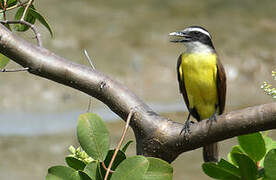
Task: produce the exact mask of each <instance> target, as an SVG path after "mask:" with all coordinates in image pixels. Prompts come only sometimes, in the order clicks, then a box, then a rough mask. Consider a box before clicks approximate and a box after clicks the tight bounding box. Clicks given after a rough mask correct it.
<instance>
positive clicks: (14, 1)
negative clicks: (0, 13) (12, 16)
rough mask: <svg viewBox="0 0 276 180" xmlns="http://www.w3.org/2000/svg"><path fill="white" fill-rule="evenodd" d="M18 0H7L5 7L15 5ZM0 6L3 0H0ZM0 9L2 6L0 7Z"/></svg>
mask: <svg viewBox="0 0 276 180" xmlns="http://www.w3.org/2000/svg"><path fill="white" fill-rule="evenodd" d="M17 1H18V0H7V4H6V8H8V7H11V6H14V5H16V3H17ZM1 4H2V6H4V0H1ZM0 8H1V6H0ZM1 9H2V8H1Z"/></svg>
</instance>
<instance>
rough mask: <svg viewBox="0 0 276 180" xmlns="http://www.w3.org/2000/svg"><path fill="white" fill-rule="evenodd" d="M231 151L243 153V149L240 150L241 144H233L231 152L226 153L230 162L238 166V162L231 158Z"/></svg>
mask: <svg viewBox="0 0 276 180" xmlns="http://www.w3.org/2000/svg"><path fill="white" fill-rule="evenodd" d="M233 153H244V152H243V150H242V148H241V146H239V145H235V146H233V147H232V150H231V152H230V153H228V155H227V158H228V160H229V161H230V162H231V163H232V164H234V165H236V166H238V164H237V162H236V161H235V159H233Z"/></svg>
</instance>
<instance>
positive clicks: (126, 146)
mask: <svg viewBox="0 0 276 180" xmlns="http://www.w3.org/2000/svg"><path fill="white" fill-rule="evenodd" d="M131 143H133V140H129V141H128V142H127V143H126V144H125V145H124V147H123V148H122V152H124V153H126V150H127V148H128V146H129V145H130V144H131Z"/></svg>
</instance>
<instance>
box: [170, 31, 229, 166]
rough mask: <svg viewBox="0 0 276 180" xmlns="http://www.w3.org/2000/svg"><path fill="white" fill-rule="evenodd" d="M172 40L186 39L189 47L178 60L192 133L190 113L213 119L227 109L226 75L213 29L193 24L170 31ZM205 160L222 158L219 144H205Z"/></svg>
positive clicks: (179, 74) (186, 126)
mask: <svg viewBox="0 0 276 180" xmlns="http://www.w3.org/2000/svg"><path fill="white" fill-rule="evenodd" d="M169 36H170V37H171V40H170V41H171V42H174V43H183V44H184V45H185V47H186V50H185V52H183V53H182V54H181V55H180V56H179V58H178V61H177V75H178V82H179V88H180V92H181V93H182V95H183V98H184V101H185V103H186V106H187V108H188V110H189V115H188V118H187V120H186V122H185V126H184V128H183V130H184V131H185V134H186V133H187V132H188V133H189V126H190V115H192V116H193V117H194V118H195V119H196V120H197V121H201V120H203V119H209V121H210V122H211V124H212V122H213V121H216V116H217V115H220V114H222V113H223V111H224V106H225V96H226V75H225V71H224V68H223V66H222V64H221V62H220V60H219V58H218V56H217V53H216V50H215V48H214V46H213V43H212V40H211V35H210V33H209V32H208V31H207V30H206V29H204V28H202V27H200V26H190V27H188V28H186V29H184V30H182V31H179V32H172V33H170V34H169ZM203 158H204V161H205V162H208V161H218V144H217V143H213V144H209V145H206V146H204V147H203Z"/></svg>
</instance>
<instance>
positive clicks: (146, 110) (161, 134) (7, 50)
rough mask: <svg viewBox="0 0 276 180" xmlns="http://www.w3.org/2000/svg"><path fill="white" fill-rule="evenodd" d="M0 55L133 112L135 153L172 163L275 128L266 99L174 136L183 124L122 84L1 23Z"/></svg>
mask: <svg viewBox="0 0 276 180" xmlns="http://www.w3.org/2000/svg"><path fill="white" fill-rule="evenodd" d="M0 53H2V54H4V55H5V56H7V57H9V58H11V59H12V60H13V61H15V62H17V63H18V64H20V65H22V66H23V67H29V70H28V71H29V72H30V73H32V74H35V75H37V76H41V77H44V78H47V79H50V80H53V81H55V82H58V83H61V84H64V85H66V86H70V87H72V88H75V89H78V90H80V91H82V92H84V93H87V94H89V95H91V96H93V97H95V98H97V99H99V100H100V101H102V102H103V103H104V104H106V105H107V106H108V107H109V108H110V109H111V110H112V111H113V112H115V113H116V114H118V115H119V116H120V117H121V118H122V119H124V120H126V119H127V116H128V114H129V113H130V111H131V110H133V111H134V114H133V116H132V118H131V122H130V126H131V127H132V129H133V131H134V134H135V137H136V149H137V154H143V155H146V156H153V157H159V158H162V159H164V160H166V161H167V162H172V161H173V160H174V159H175V158H176V157H177V156H178V155H179V154H181V153H182V152H185V151H189V150H193V149H196V148H199V147H201V146H203V145H206V144H210V143H213V142H216V141H221V140H224V139H228V138H231V137H234V136H237V135H242V134H247V133H252V132H257V131H262V130H268V129H274V128H276V103H271V104H264V105H260V106H255V107H250V108H246V109H243V110H239V111H233V112H230V113H227V114H225V115H222V116H220V117H219V118H218V120H217V122H216V123H213V124H212V127H210V124H208V123H207V121H201V122H200V123H196V124H193V125H191V134H190V136H189V137H184V136H183V135H180V132H181V130H182V128H183V124H181V123H177V122H173V121H171V120H168V119H167V118H165V117H161V116H159V115H158V114H156V113H155V112H154V111H153V110H152V109H151V108H150V107H149V106H148V105H146V104H145V103H144V102H143V101H142V100H141V99H139V98H138V97H137V96H136V95H135V94H133V93H132V92H131V91H130V90H129V89H128V88H127V87H125V86H123V85H122V84H120V83H118V82H117V81H115V80H113V79H111V78H109V77H108V76H106V75H104V74H103V73H101V72H99V71H97V70H93V69H91V68H90V67H86V66H83V65H80V64H77V63H74V62H71V61H68V60H66V59H64V58H62V57H59V56H57V55H56V54H54V53H52V52H50V51H48V50H47V49H44V48H42V47H38V46H35V45H33V44H31V43H28V42H26V41H25V40H23V39H21V38H20V37H18V36H16V35H15V34H13V33H12V32H10V31H9V30H7V29H6V28H5V27H4V26H3V25H1V24H0ZM183 108H184V107H183ZM183 119H185V118H184V117H183Z"/></svg>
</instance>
